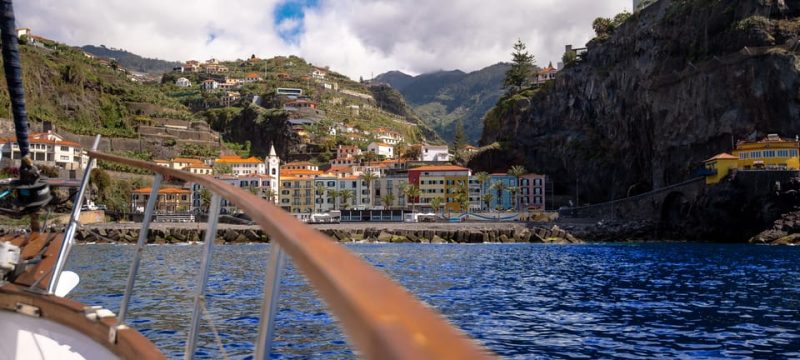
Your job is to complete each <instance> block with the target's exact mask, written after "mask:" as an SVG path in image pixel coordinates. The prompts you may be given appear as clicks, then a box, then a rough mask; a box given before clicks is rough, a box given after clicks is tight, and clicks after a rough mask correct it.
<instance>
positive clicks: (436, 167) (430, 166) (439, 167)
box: [409, 165, 469, 171]
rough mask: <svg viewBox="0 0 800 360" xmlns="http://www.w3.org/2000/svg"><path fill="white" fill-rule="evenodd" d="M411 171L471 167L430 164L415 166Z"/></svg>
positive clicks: (457, 169) (461, 169)
mask: <svg viewBox="0 0 800 360" xmlns="http://www.w3.org/2000/svg"><path fill="white" fill-rule="evenodd" d="M409 171H469V169H467V168H465V167H461V166H456V165H428V166H420V167H417V168H413V169H410V170H409Z"/></svg>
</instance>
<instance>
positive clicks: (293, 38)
mask: <svg viewBox="0 0 800 360" xmlns="http://www.w3.org/2000/svg"><path fill="white" fill-rule="evenodd" d="M318 6H319V0H283V1H281V2H280V3H278V5H277V6H275V12H274V15H275V16H274V18H275V23H274V24H273V25H274V26H275V29H276V30H277V31H278V35H279V36H280V37H281V39H283V41H284V42H287V43H294V42H297V39H298V38H299V37H300V35H302V34H303V31H305V29H304V27H303V18H304V17H305V11H306V10H307V9H309V8H315V7H318Z"/></svg>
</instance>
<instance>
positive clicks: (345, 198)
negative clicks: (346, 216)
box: [339, 189, 353, 210]
mask: <svg viewBox="0 0 800 360" xmlns="http://www.w3.org/2000/svg"><path fill="white" fill-rule="evenodd" d="M339 197H340V198H342V208H344V209H345V210H347V208H349V207H350V199H352V198H353V192H352V191H350V190H347V189H343V190H341V191H340V192H339Z"/></svg>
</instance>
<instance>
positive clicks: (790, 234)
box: [749, 211, 800, 245]
mask: <svg viewBox="0 0 800 360" xmlns="http://www.w3.org/2000/svg"><path fill="white" fill-rule="evenodd" d="M749 242H750V243H751V244H768V245H797V244H800V211H794V212H790V213H787V214H783V215H782V216H781V218H780V219H778V220H775V223H774V225H773V226H772V228H770V229H767V230H765V231H762V232H761V233H760V234H758V235H756V236H753V237H752V238H750V241H749Z"/></svg>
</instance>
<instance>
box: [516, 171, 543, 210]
mask: <svg viewBox="0 0 800 360" xmlns="http://www.w3.org/2000/svg"><path fill="white" fill-rule="evenodd" d="M519 188H520V201H521V202H522V206H523V208H527V209H530V210H544V209H545V175H539V174H527V175H523V176H522V177H521V178H520V184H519Z"/></svg>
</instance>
